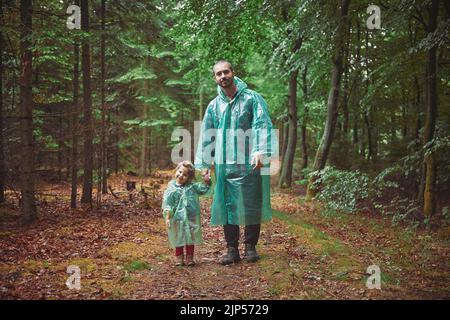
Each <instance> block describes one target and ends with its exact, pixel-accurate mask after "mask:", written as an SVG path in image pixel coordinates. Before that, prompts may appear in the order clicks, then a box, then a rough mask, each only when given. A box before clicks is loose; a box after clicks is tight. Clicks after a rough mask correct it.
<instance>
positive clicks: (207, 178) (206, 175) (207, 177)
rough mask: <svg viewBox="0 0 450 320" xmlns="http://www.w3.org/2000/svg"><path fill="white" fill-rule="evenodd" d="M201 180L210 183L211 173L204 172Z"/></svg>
mask: <svg viewBox="0 0 450 320" xmlns="http://www.w3.org/2000/svg"><path fill="white" fill-rule="evenodd" d="M203 181H204V182H205V183H207V184H210V183H211V175H210V174H209V173H207V174H205V175H204V176H203Z"/></svg>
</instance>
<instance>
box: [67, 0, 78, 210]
mask: <svg viewBox="0 0 450 320" xmlns="http://www.w3.org/2000/svg"><path fill="white" fill-rule="evenodd" d="M75 4H76V5H79V4H80V1H79V0H76V1H75ZM73 56H74V62H73V79H72V90H73V101H72V108H71V109H72V110H71V116H70V122H69V123H70V126H71V128H70V131H71V134H72V149H71V154H70V167H71V170H72V173H71V192H70V207H71V208H75V207H76V206H77V185H78V184H77V182H78V157H77V154H78V128H79V121H78V113H79V112H80V107H79V92H80V45H79V44H78V41H76V40H75V41H74V44H73Z"/></svg>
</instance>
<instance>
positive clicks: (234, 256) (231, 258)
mask: <svg viewBox="0 0 450 320" xmlns="http://www.w3.org/2000/svg"><path fill="white" fill-rule="evenodd" d="M239 261H241V257H240V256H239V250H238V248H235V247H228V253H227V254H226V255H224V256H223V257H222V258H221V259H220V263H221V264H222V265H227V264H232V263H236V262H239Z"/></svg>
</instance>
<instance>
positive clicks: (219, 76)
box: [213, 62, 234, 88]
mask: <svg viewBox="0 0 450 320" xmlns="http://www.w3.org/2000/svg"><path fill="white" fill-rule="evenodd" d="M213 70H214V80H215V81H216V83H217V84H218V85H219V86H221V87H222V88H229V87H231V86H232V85H233V83H234V72H233V70H231V67H230V65H229V64H228V63H226V62H222V63H219V64H217V65H215V66H214V69H213Z"/></svg>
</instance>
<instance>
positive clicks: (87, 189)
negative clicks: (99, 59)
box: [81, 0, 94, 204]
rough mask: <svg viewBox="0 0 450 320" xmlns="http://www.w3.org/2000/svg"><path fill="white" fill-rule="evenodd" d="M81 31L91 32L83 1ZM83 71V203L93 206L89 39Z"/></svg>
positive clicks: (85, 43)
mask: <svg viewBox="0 0 450 320" xmlns="http://www.w3.org/2000/svg"><path fill="white" fill-rule="evenodd" d="M81 29H82V30H83V31H85V32H89V1H88V0H81ZM81 51H82V59H81V60H82V61H81V64H82V69H83V70H82V71H83V129H84V130H83V137H84V150H83V151H84V161H83V168H84V175H83V194H82V196H81V202H82V203H90V204H92V171H93V147H92V139H93V136H94V134H93V131H94V129H93V123H92V94H91V53H90V45H89V41H88V40H87V39H84V40H83V43H82V45H81Z"/></svg>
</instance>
